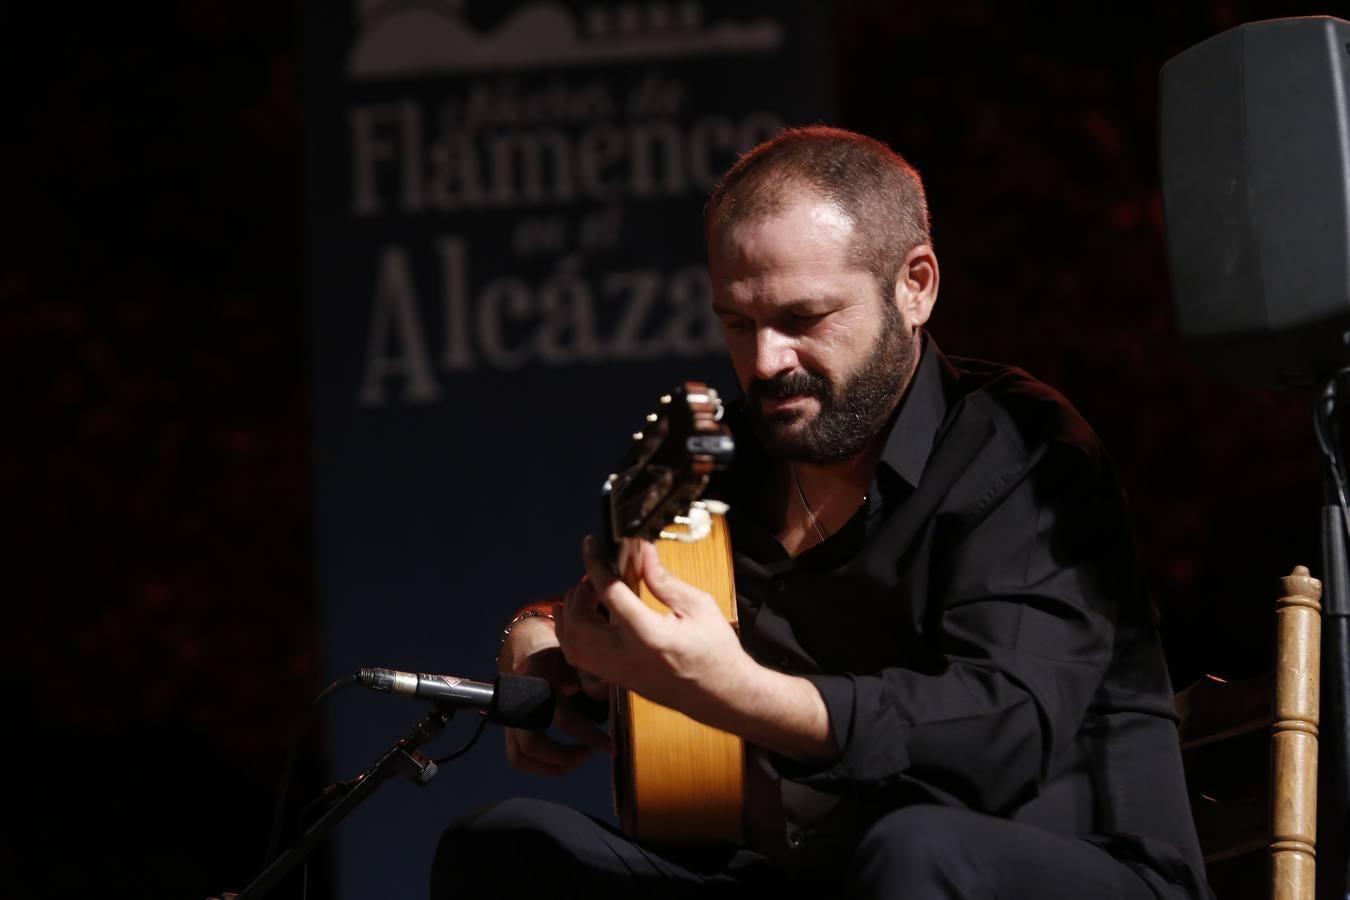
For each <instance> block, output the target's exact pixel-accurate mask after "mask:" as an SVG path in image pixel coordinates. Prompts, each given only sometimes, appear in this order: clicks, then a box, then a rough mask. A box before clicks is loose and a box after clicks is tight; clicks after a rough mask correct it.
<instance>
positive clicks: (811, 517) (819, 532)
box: [788, 463, 828, 543]
mask: <svg viewBox="0 0 1350 900" xmlns="http://www.w3.org/2000/svg"><path fill="white" fill-rule="evenodd" d="M788 469H789V470H790V471H791V472H792V483H793V484H794V485H796V487H797V497H798V499H800V500H801V501H802V509H804V510H806V520H807V521H808V522H810V523H811V527H812V528H814V529H815V530H816V537H818V538H820V543H824V542H825V538H826V537H828V535H827V534H826V533H825V529H824V528H821V527H820V520H819V519H817V518H816V511H815V510H814V509H812V508H811V504H810V503H807V502H806V493H805V492H804V491H803V490H802V483H801V482H800V481H799V480H798V479H797V467H796V466H795V465H793V464H792V463H788Z"/></svg>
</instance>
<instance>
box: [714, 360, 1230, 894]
mask: <svg viewBox="0 0 1350 900" xmlns="http://www.w3.org/2000/svg"><path fill="white" fill-rule="evenodd" d="M742 416H743V410H739V409H737V408H735V407H733V409H732V413H731V417H730V421H731V423H732V427H733V430H734V432H735V435H736V438H737V456H736V462H735V464H734V465H733V467H732V469H731V471H730V472H729V473H728V474H727V475H726V476H724V477H723V481H722V483H721V484H718V485H715V486H714V487H713V490H712V491H711V493H712V494H713V495H715V496H716V495H720V496H722V497H724V498H726V499H727V500H729V501H730V504H731V513H730V521H731V533H732V546H733V550H734V555H735V569H736V585H737V593H738V599H739V611H738V612H739V617H740V629H741V640H742V643H743V644H744V645H745V647H746V649H747V651H748V652H749V653H750V654H751V655H752V656H754V657H755V658H756V659H757V660H758V661H759V662H761V663H762V664H764V665H767V666H770V667H772V668H775V669H779V670H781V671H784V672H790V673H794V674H800V675H803V676H805V677H806V678H808V679H809V680H810V681H812V682H813V683H814V684H815V686H816V687H817V688H818V689H819V691H820V693H821V696H822V697H823V698H824V701H825V704H826V707H827V708H828V711H829V717H830V725H831V728H832V731H833V734H834V737H835V739H836V741H837V744H838V755H837V757H836V758H835V759H834V760H833V761H832V762H831V763H829V764H828V765H821V766H814V767H811V766H804V765H800V764H797V763H794V762H792V761H790V760H786V759H782V758H778V757H775V756H773V755H771V754H768V753H764V752H759V751H755V750H753V749H752V753H751V757H752V760H751V762H752V764H751V777H750V778H749V782H748V789H749V793H750V797H749V805H750V807H751V816H750V818H751V836H752V844H753V845H754V846H755V847H756V848H757V849H759V850H761V851H762V852H764V853H766V854H768V855H769V856H771V857H775V858H778V859H780V860H784V861H787V862H790V863H794V864H798V865H803V866H806V867H811V868H819V867H825V868H828V867H830V866H832V865H837V864H840V863H842V862H843V861H844V860H846V858H847V856H846V854H847V850H848V848H849V847H850V846H852V845H853V843H855V841H856V838H857V836H858V834H859V832H860V831H861V829H863V828H864V827H865V826H866V824H867V823H868V822H869V821H871V820H872V819H874V818H875V817H876V816H878V815H880V814H882V813H884V812H885V811H887V810H890V809H894V808H896V807H898V806H903V805H907V804H912V803H938V804H948V805H958V806H962V807H966V808H969V809H973V810H977V811H981V812H987V813H990V814H993V815H996V816H1001V817H1005V818H1008V819H1012V820H1016V821H1019V822H1024V823H1027V824H1031V825H1035V826H1039V827H1041V828H1044V829H1046V830H1047V831H1051V832H1054V833H1057V834H1061V835H1068V836H1076V837H1081V838H1083V839H1085V840H1089V841H1092V842H1095V843H1098V844H1100V845H1101V846H1103V847H1104V848H1106V849H1107V850H1108V852H1110V853H1112V854H1113V855H1115V856H1116V857H1117V858H1119V859H1121V860H1122V861H1124V862H1126V863H1128V864H1130V865H1132V866H1134V867H1136V868H1138V869H1139V870H1140V872H1141V874H1143V875H1144V876H1145V877H1146V878H1147V879H1148V880H1149V881H1150V883H1151V884H1153V885H1154V887H1155V890H1158V891H1159V892H1160V893H1161V894H1162V895H1163V896H1169V897H1173V896H1174V897H1201V896H1207V889H1206V888H1205V887H1203V875H1202V871H1203V869H1202V866H1201V863H1200V856H1199V851H1198V848H1197V844H1196V839H1195V833H1194V827H1193V825H1192V822H1191V816H1190V811H1189V807H1188V805H1187V800H1186V791H1185V788H1184V784H1183V781H1182V772H1181V762H1180V751H1179V749H1178V742H1177V734H1176V727H1175V713H1174V707H1173V703H1172V692H1171V684H1170V680H1169V678H1168V675H1167V671H1166V667H1165V663H1164V660H1163V656H1162V652H1161V647H1160V644H1159V641H1158V637H1157V632H1156V629H1155V618H1154V616H1153V615H1152V611H1151V609H1150V608H1149V607H1148V605H1147V604H1146V602H1145V601H1144V599H1143V598H1142V594H1141V592H1140V591H1139V590H1138V587H1137V583H1136V582H1137V579H1136V574H1135V562H1134V551H1133V544H1132V541H1131V539H1130V535H1129V530H1128V526H1127V524H1126V518H1125V513H1124V508H1123V503H1122V500H1121V495H1120V491H1119V488H1118V486H1117V483H1116V481H1115V478H1114V476H1113V475H1112V473H1111V470H1110V466H1109V464H1108V462H1107V461H1106V458H1105V456H1104V454H1103V452H1102V450H1101V447H1100V445H1099V443H1098V441H1097V438H1096V436H1095V435H1094V434H1093V432H1092V431H1091V429H1090V428H1088V426H1087V425H1086V424H1085V423H1084V422H1083V421H1082V419H1081V418H1079V416H1078V415H1077V413H1075V412H1074V410H1073V409H1072V408H1071V407H1070V406H1069V404H1068V403H1067V401H1065V400H1064V399H1063V397H1061V396H1060V395H1059V394H1057V393H1056V392H1054V391H1053V390H1051V389H1050V388H1048V387H1046V386H1045V385H1043V384H1041V383H1039V382H1037V381H1035V380H1034V379H1032V378H1031V377H1030V376H1028V375H1027V374H1026V373H1024V372H1022V371H1020V370H1017V369H1010V368H1006V367H1001V366H995V365H992V364H989V363H983V362H978V361H974V360H962V359H955V358H952V359H948V358H946V357H944V356H943V355H942V354H941V353H940V352H939V351H938V350H937V348H936V346H934V345H933V343H932V341H931V340H929V339H927V338H926V337H925V341H924V352H923V356H922V358H921V360H920V364H919V367H918V369H917V371H916V374H915V377H914V379H913V381H912V383H911V385H910V388H909V389H908V391H907V394H906V396H905V398H904V400H903V402H902V404H901V407H900V409H899V410H898V411H897V414H896V416H895V418H894V421H893V424H892V426H891V430H890V433H889V435H888V438H887V441H886V444H885V448H884V450H883V452H882V454H881V459H880V464H879V465H878V469H877V473H876V476H875V480H874V482H873V484H872V486H871V489H870V490H869V491H868V495H867V501H866V503H865V505H864V507H863V508H861V509H860V510H859V512H858V514H857V515H855V516H854V517H853V519H852V520H851V521H850V522H849V523H848V524H847V525H846V526H844V527H843V528H841V529H840V530H839V531H838V532H836V533H835V534H832V535H830V536H829V538H828V539H827V540H825V541H824V542H822V543H821V544H820V545H818V546H816V547H813V548H811V549H809V550H807V551H806V552H804V553H802V554H800V555H799V556H797V557H796V558H793V557H790V556H789V555H788V554H787V553H786V551H784V549H783V547H782V546H781V545H780V544H779V543H778V541H777V539H776V537H775V535H774V534H773V532H772V531H771V530H770V529H769V528H768V527H767V526H766V525H765V524H764V521H763V518H762V517H761V516H760V515H759V514H758V513H759V509H758V508H757V507H758V505H759V503H760V498H762V496H763V491H764V484H765V482H764V478H765V477H766V476H767V474H768V472H769V471H770V466H771V461H770V460H769V459H767V458H766V456H765V454H764V451H763V449H762V448H760V447H759V446H757V445H756V443H755V442H754V440H753V436H752V432H751V430H750V428H748V427H737V423H738V421H741V422H743V419H742V418H741V417H742ZM775 779H781V781H776V780H775Z"/></svg>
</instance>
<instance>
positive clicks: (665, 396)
mask: <svg viewBox="0 0 1350 900" xmlns="http://www.w3.org/2000/svg"><path fill="white" fill-rule="evenodd" d="M669 404H670V395H669V394H662V395H661V405H662V406H667V405H669Z"/></svg>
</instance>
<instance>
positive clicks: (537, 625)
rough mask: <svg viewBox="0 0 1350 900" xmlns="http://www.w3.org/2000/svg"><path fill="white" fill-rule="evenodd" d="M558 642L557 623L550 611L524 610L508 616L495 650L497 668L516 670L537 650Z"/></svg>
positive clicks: (554, 645) (553, 645) (519, 669)
mask: <svg viewBox="0 0 1350 900" xmlns="http://www.w3.org/2000/svg"><path fill="white" fill-rule="evenodd" d="M556 646H558V635H557V626H556V625H555V623H554V621H553V616H552V614H550V613H547V612H542V611H531V610H526V611H525V612H524V613H522V614H521V615H519V616H517V617H516V618H514V619H512V620H511V621H510V622H509V623H507V625H506V627H505V628H504V629H503V630H502V644H501V647H500V648H498V651H497V668H498V670H500V671H502V672H512V673H517V674H518V673H519V672H520V671H521V670H522V669H523V667H524V666H525V662H526V660H528V659H529V658H530V657H531V656H533V655H534V654H535V653H538V652H539V651H540V650H546V649H548V648H550V647H556Z"/></svg>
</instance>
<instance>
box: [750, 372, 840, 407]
mask: <svg viewBox="0 0 1350 900" xmlns="http://www.w3.org/2000/svg"><path fill="white" fill-rule="evenodd" d="M794 394H804V395H806V396H808V397H815V398H816V399H817V400H824V399H826V398H828V397H829V395H830V383H829V381H827V380H826V379H825V378H824V377H823V376H820V375H817V374H815V373H814V372H807V371H806V370H804V369H799V370H797V371H795V372H785V373H783V374H782V375H775V376H774V377H773V378H768V379H765V378H756V379H755V380H754V381H752V382H750V399H751V400H754V401H756V402H758V401H759V400H762V399H773V400H776V399H779V398H781V397H791V396H793V395H794Z"/></svg>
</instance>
